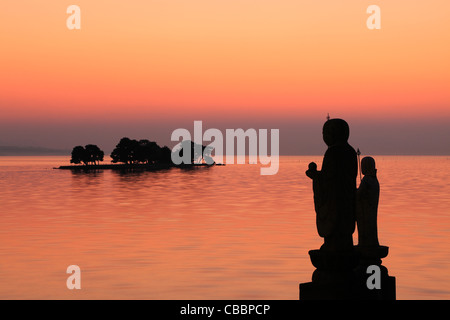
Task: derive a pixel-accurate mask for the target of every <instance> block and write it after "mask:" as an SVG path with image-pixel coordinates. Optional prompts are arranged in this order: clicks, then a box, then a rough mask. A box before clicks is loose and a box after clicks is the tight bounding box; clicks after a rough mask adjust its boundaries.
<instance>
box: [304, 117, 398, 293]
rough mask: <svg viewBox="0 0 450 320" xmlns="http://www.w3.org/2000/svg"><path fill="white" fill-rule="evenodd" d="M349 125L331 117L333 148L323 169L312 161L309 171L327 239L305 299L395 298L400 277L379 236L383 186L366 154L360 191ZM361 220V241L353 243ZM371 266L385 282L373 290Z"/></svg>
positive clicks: (327, 133) (314, 256)
mask: <svg viewBox="0 0 450 320" xmlns="http://www.w3.org/2000/svg"><path fill="white" fill-rule="evenodd" d="M349 131H350V130H349V127H348V124H347V123H346V122H345V121H344V120H342V119H328V121H326V122H325V124H324V126H323V140H324V141H325V143H326V144H327V146H328V149H327V151H326V152H325V155H324V157H323V163H322V169H321V170H320V171H318V170H317V165H316V164H315V163H314V162H311V163H310V164H309V166H308V170H307V171H306V175H307V176H308V177H309V178H311V179H312V180H313V191H314V208H315V211H316V224H317V231H318V233H319V235H320V236H321V237H323V238H324V244H323V245H322V246H321V248H320V249H319V250H310V251H309V252H308V253H309V256H310V259H311V263H312V264H313V266H314V267H315V268H316V269H315V270H314V272H313V274H312V279H311V280H312V281H311V282H305V283H300V292H299V293H300V299H304V300H318V299H375V300H395V297H396V289H395V277H392V276H390V275H389V274H388V270H387V268H386V267H385V266H383V265H382V261H381V259H383V258H385V257H386V256H387V255H388V252H389V247H386V246H380V245H379V244H378V236H377V208H378V198H379V190H380V189H379V184H378V180H377V177H376V171H377V170H376V168H375V160H374V159H373V158H370V157H365V158H364V159H363V161H362V163H361V169H362V173H363V174H364V179H362V180H361V184H360V187H359V189H356V176H357V173H358V160H357V154H356V152H355V150H354V149H353V148H352V147H351V146H350V145H349V144H348V142H347V140H348V137H349ZM355 222H357V224H358V237H359V240H358V241H359V245H358V246H355V247H353V237H352V235H353V232H354V231H355ZM369 267H370V268H371V269H372V268H374V270H378V272H379V278H378V279H379V282H380V286H379V288H377V290H372V289H373V288H369V286H368V281H369V278H368V277H369V275H368V271H367V270H370V269H369Z"/></svg>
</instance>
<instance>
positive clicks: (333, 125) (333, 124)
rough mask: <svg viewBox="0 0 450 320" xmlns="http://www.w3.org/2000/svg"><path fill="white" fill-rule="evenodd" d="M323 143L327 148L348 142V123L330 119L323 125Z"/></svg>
mask: <svg viewBox="0 0 450 320" xmlns="http://www.w3.org/2000/svg"><path fill="white" fill-rule="evenodd" d="M322 134H323V141H324V142H325V143H326V144H327V146H332V145H335V144H338V143H345V142H347V140H348V137H349V134H350V129H349V127H348V123H347V122H346V121H345V120H342V119H330V120H328V121H327V122H325V124H324V125H323V130H322Z"/></svg>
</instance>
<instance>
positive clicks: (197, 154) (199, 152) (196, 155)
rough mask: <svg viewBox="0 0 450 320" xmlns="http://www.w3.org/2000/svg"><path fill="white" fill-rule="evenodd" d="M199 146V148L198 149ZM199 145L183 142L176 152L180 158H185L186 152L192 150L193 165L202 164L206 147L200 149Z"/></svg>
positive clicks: (188, 141) (189, 141) (187, 141)
mask: <svg viewBox="0 0 450 320" xmlns="http://www.w3.org/2000/svg"><path fill="white" fill-rule="evenodd" d="M196 146H197V148H196ZM198 146H200V145H199V144H197V143H195V142H193V141H191V140H183V141H181V144H180V149H179V150H175V151H174V152H179V156H180V157H183V154H184V150H189V148H190V150H191V163H201V162H202V160H203V151H204V150H205V149H206V146H201V148H198Z"/></svg>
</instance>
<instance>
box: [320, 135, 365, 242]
mask: <svg viewBox="0 0 450 320" xmlns="http://www.w3.org/2000/svg"><path fill="white" fill-rule="evenodd" d="M357 173H358V160H357V156H356V152H355V150H354V149H353V148H352V147H351V146H350V145H349V144H348V143H347V142H345V143H339V144H335V145H332V146H330V147H328V149H327V151H326V152H325V155H324V158H323V163H322V170H321V171H319V172H318V174H317V177H316V178H315V179H313V191H314V206H315V210H316V224H317V231H318V233H319V235H320V236H321V237H323V238H324V240H325V241H324V246H322V248H323V249H335V250H346V249H349V248H350V247H353V239H352V234H353V232H354V231H355V220H356V217H355V216H356V213H355V210H356V208H355V206H356V176H357Z"/></svg>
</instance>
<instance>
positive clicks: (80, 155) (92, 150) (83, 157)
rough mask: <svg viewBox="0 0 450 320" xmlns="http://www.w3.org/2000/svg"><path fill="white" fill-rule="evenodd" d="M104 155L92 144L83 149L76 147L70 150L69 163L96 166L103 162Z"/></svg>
mask: <svg viewBox="0 0 450 320" xmlns="http://www.w3.org/2000/svg"><path fill="white" fill-rule="evenodd" d="M104 155H105V153H104V152H103V151H102V150H100V148H99V147H98V146H96V145H94V144H88V145H86V146H85V147H83V146H76V147H74V148H73V150H72V158H71V159H70V163H74V164H80V163H83V164H84V165H89V164H90V163H92V164H94V165H95V164H96V163H97V164H98V163H99V162H100V161H103V157H104Z"/></svg>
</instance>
